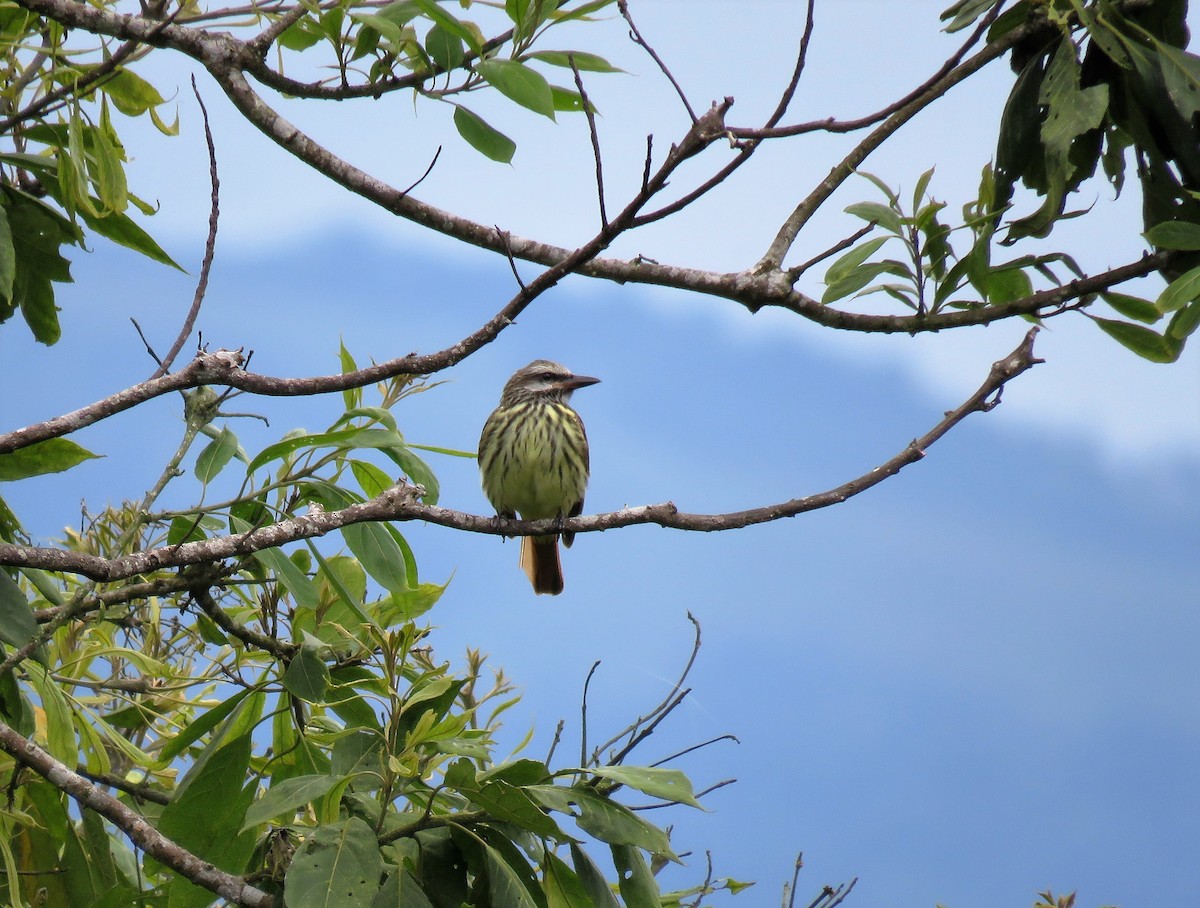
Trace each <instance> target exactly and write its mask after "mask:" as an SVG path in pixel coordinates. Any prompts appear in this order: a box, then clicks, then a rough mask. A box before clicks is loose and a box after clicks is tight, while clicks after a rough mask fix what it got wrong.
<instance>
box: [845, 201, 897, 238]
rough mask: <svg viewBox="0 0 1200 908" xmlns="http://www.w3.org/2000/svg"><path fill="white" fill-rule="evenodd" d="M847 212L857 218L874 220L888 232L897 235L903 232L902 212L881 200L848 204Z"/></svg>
mask: <svg viewBox="0 0 1200 908" xmlns="http://www.w3.org/2000/svg"><path fill="white" fill-rule="evenodd" d="M846 213H847V214H852V215H854V216H855V217H856V218H862V219H863V220H864V221H871V222H874V223H876V224H878V225H879V226H880V227H882V228H883V229H884V230H886V231H888V233H894V234H896V235H897V236H900V235H901V234H902V233H903V223H902V222H901V220H900V213H899V212H898V211H896V210H895V209H894V208H890V207H888V206H887V205H884V204H882V203H880V202H855V203H854V204H853V205H847V206H846Z"/></svg>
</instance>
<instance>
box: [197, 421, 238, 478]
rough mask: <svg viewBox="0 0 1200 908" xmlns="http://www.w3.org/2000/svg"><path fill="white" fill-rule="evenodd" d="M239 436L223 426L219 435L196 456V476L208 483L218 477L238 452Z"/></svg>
mask: <svg viewBox="0 0 1200 908" xmlns="http://www.w3.org/2000/svg"><path fill="white" fill-rule="evenodd" d="M237 449H238V439H237V436H236V435H234V434H233V432H231V431H230V430H229V427H228V426H223V427H222V428H221V431H220V432H219V433H218V434H217V437H216V438H214V439H213V440H212V441H210V442H209V443H208V444H207V445H206V446H205V448H204V450H203V451H201V452H200V454H199V455H198V456H197V457H196V478H197V479H199V480H200V481H201V482H202V483H204V484H205V485H207V484H208V483H210V482H212V481H213V480H214V479H216V477H217V474H219V473H220V472H221V471H222V470H223V469H225V465H226V464H227V463H229V461H231V460H233V455H234V454H236V453H237Z"/></svg>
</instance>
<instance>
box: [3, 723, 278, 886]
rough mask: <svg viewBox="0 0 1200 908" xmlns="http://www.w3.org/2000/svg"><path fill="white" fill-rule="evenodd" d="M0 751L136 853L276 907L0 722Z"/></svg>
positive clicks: (198, 881)
mask: <svg viewBox="0 0 1200 908" xmlns="http://www.w3.org/2000/svg"><path fill="white" fill-rule="evenodd" d="M0 750H3V751H4V752H5V753H7V754H8V755H9V756H11V757H12V758H13V759H14V760H16V761H17V762H18V763H20V764H22V765H23V766H28V767H29V768H30V769H32V770H33V771H34V772H36V773H37V774H38V775H40V776H42V777H43V778H44V779H46V781H47V782H49V783H50V784H51V785H53V786H54V787H55V788H58V789H59V790H61V791H64V792H66V793H67V794H68V795H70V796H71V797H72V798H74V799H75V800H76V801H78V802H79V804H80V806H81V807H83V808H86V809H88V810H94V811H95V812H96V813H98V814H100V815H101V816H102V817H105V818H106V819H108V820H110V821H111V822H113V823H114V824H115V825H116V826H117V828H118V829H120V830H121V831H122V832H123V833H125V835H127V836H128V837H129V839H130V840H131V841H132V842H133V843H134V844H135V845H137V846H138V847H139V848H140V849H142V850H143V851H145V852H146V853H147V854H149V855H150V856H152V857H153V858H155V859H156V860H158V861H161V862H162V863H163V864H165V865H166V866H168V867H170V868H171V869H172V870H174V871H176V872H177V873H179V874H180V875H181V876H183V877H185V878H187V879H189V880H191V881H192V882H193V883H195V884H196V885H198V886H203V887H204V888H205V889H208V890H209V891H211V892H215V893H216V894H217V895H219V896H221V898H224V899H228V900H229V901H231V902H235V903H236V904H238V905H245V906H248V908H272V906H274V904H275V900H274V898H273V897H272V896H271V895H269V894H268V893H266V892H263V891H262V890H261V889H256V888H255V887H253V886H251V885H250V884H249V883H247V882H246V881H245V880H243V879H242V878H241V877H238V876H234V875H233V874H231V873H226V872H225V871H224V870H220V869H218V868H216V867H214V866H213V865H212V864H210V863H208V862H207V861H204V860H201V859H200V858H198V857H196V855H194V854H192V853H191V852H190V851H188V850H187V849H185V848H181V847H180V846H179V845H177V844H175V843H174V842H173V841H171V840H170V839H168V838H167V837H166V836H164V835H162V834H161V833H160V832H159V831H158V830H157V829H155V828H154V827H153V826H151V825H150V823H149V821H148V820H146V818H145V817H143V816H141V815H140V814H138V813H135V812H134V811H133V810H130V809H129V808H128V807H126V806H125V805H124V804H122V803H121V802H120V801H118V800H117V799H116V798H114V797H113V796H112V795H110V794H107V793H106V792H104V791H101V790H100V789H99V788H97V787H96V786H95V785H93V784H92V783H91V782H89V781H88V780H87V779H85V778H84V777H83V776H81V775H80V774H79V773H77V772H74V771H73V770H71V769H70V768H68V767H67V766H66V764H64V763H62V762H60V761H58V760H56V759H55V758H54V757H52V756H50V754H48V753H47V752H46V751H45V750H43V749H42V748H41V747H39V746H38V745H37V744H35V743H34V742H33V741H31V740H29V739H28V738H26V737H25V736H24V735H20V734H18V733H17V732H16V731H15V730H13V729H12V728H10V727H9V726H8V725H7V724H5V723H4V722H0Z"/></svg>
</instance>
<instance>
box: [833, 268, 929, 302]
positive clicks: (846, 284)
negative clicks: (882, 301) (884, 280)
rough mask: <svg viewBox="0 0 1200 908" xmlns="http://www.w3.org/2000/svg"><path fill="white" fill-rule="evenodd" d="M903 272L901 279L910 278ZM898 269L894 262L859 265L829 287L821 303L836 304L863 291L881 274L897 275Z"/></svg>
mask: <svg viewBox="0 0 1200 908" xmlns="http://www.w3.org/2000/svg"><path fill="white" fill-rule="evenodd" d="M899 270H901V271H902V274H901V275H900V276H901V277H909V275H908V273H907V272H906V271H903V269H902V268H901V269H899ZM896 271H897V267H896V265H895V263H893V262H867V263H866V264H865V265H859V266H858V268H857V269H856V270H854V271H852V272H850V274H848V275H847V276H846V277H844V278H842V279H841V280H839V281H836V282H835V283H832V284H830V285H829V287H827V288H826V290H825V292H824V293H823V294H822V295H821V302H822V303H825V304H828V303H834V302H837V301H838V300H840V299H842V298H843V297H847V296H849V295H850V294H851V293H855V292H857V291H859V290H861V289H862V288H863V287H865V286H867V284H869V283H871V281H873V280H875V278H877V277H879V275H881V274H895V273H896Z"/></svg>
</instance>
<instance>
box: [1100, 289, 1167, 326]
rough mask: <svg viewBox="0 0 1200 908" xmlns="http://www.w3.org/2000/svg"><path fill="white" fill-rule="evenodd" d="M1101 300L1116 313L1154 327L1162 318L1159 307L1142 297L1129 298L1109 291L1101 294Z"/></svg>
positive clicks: (1123, 294)
mask: <svg viewBox="0 0 1200 908" xmlns="http://www.w3.org/2000/svg"><path fill="white" fill-rule="evenodd" d="M1100 298H1101V299H1102V300H1104V302H1106V303H1108V305H1110V306H1112V308H1113V310H1114V311H1115V312H1117V313H1118V314H1120V315H1123V316H1125V317H1126V318H1131V319H1133V320H1134V321H1138V322H1144V323H1145V324H1147V325H1153V324H1154V323H1155V322H1157V321H1158V320H1159V319H1160V318H1162V313H1161V312H1159V311H1158V307H1157V306H1155V305H1154V303H1152V302H1150V300H1145V299H1142V298H1141V297H1137V296H1129V295H1128V294H1125V293H1116V292H1114V291H1112V290H1108V291H1105V292H1104V293H1101V294H1100Z"/></svg>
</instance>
